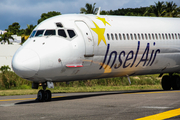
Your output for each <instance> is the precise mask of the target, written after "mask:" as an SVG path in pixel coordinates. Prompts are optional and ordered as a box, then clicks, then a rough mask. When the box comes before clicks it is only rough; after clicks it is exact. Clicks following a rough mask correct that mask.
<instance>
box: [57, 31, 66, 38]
mask: <svg viewBox="0 0 180 120" xmlns="http://www.w3.org/2000/svg"><path fill="white" fill-rule="evenodd" d="M58 35H59V36H62V37H65V38H66V37H67V35H66V33H65V31H64V29H59V30H58Z"/></svg>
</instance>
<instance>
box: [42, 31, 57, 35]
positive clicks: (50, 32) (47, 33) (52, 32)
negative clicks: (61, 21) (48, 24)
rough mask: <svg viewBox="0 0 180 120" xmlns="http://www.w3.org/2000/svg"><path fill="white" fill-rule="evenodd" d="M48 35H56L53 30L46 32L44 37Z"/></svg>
mask: <svg viewBox="0 0 180 120" xmlns="http://www.w3.org/2000/svg"><path fill="white" fill-rule="evenodd" d="M48 35H56V31H55V30H46V32H45V34H44V36H48Z"/></svg>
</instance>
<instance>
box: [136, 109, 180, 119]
mask: <svg viewBox="0 0 180 120" xmlns="http://www.w3.org/2000/svg"><path fill="white" fill-rule="evenodd" d="M179 115H180V108H178V109H174V110H170V111H166V112H163V113H159V114H155V115H151V116H147V117H143V118H139V119H135V120H164V119H168V118H172V117H175V116H179Z"/></svg>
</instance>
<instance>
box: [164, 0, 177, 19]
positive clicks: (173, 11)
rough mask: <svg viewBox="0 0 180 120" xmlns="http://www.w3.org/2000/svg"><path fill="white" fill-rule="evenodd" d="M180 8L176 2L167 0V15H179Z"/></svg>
mask: <svg viewBox="0 0 180 120" xmlns="http://www.w3.org/2000/svg"><path fill="white" fill-rule="evenodd" d="M178 9H179V8H177V5H176V3H173V1H172V2H166V14H165V16H166V17H177V16H178Z"/></svg>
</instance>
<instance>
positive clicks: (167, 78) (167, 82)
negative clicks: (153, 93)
mask: <svg viewBox="0 0 180 120" xmlns="http://www.w3.org/2000/svg"><path fill="white" fill-rule="evenodd" d="M161 85H162V88H163V90H171V81H170V76H168V75H165V76H163V78H162V81H161Z"/></svg>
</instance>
